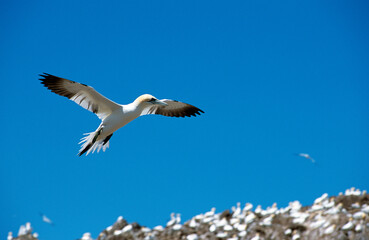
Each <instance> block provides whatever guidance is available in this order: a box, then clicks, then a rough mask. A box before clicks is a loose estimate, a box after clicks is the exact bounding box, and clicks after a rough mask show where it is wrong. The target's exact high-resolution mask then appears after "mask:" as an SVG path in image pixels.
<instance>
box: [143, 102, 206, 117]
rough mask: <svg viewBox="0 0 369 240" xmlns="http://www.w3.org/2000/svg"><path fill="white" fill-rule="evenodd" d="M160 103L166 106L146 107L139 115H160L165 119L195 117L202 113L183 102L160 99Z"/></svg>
mask: <svg viewBox="0 0 369 240" xmlns="http://www.w3.org/2000/svg"><path fill="white" fill-rule="evenodd" d="M160 101H162V102H165V103H166V104H168V105H166V106H163V105H154V106H152V107H147V108H146V109H145V110H144V111H143V112H142V114H141V115H147V114H160V115H163V116H167V117H191V116H194V117H196V114H197V115H200V114H201V113H204V111H202V110H201V109H199V108H197V107H195V106H192V105H190V104H187V103H184V102H179V101H175V100H170V99H161V100H160Z"/></svg>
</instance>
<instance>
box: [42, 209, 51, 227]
mask: <svg viewBox="0 0 369 240" xmlns="http://www.w3.org/2000/svg"><path fill="white" fill-rule="evenodd" d="M40 216H41V217H42V221H44V222H45V223H48V224H50V225H52V226H54V223H53V221H51V219H50V218H48V217H46V215H45V214H43V213H42V212H40Z"/></svg>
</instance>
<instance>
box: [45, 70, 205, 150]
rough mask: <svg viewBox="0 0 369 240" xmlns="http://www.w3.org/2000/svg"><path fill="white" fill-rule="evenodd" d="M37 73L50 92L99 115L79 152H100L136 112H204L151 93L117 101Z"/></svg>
mask: <svg viewBox="0 0 369 240" xmlns="http://www.w3.org/2000/svg"><path fill="white" fill-rule="evenodd" d="M40 76H41V77H43V78H41V79H40V80H41V83H42V84H43V85H44V86H45V87H47V88H48V89H50V90H51V91H52V92H54V93H56V94H59V95H61V96H63V97H67V98H69V99H70V100H72V101H74V102H75V103H77V104H78V105H80V106H81V107H83V108H85V109H87V110H89V111H91V112H93V113H95V114H96V115H97V116H98V117H99V118H100V119H101V124H100V126H99V127H98V128H97V129H96V131H94V132H91V133H86V134H85V135H87V136H86V137H84V138H82V139H81V142H80V143H83V144H82V147H81V150H80V151H79V156H81V155H82V154H84V153H86V155H87V154H89V153H90V152H91V151H92V152H94V151H95V150H97V152H99V151H100V149H101V148H102V149H103V151H105V150H106V148H108V147H109V140H110V138H111V136H112V135H113V133H114V132H115V131H116V130H118V129H119V128H121V127H123V126H125V125H126V124H127V123H129V122H131V121H132V120H134V119H136V118H138V117H139V116H142V115H148V114H160V115H163V116H167V117H191V116H195V117H196V114H198V115H200V113H204V111H202V110H201V109H199V108H197V107H195V106H192V105H190V104H187V103H183V102H179V101H175V100H170V99H162V100H159V99H157V98H155V97H154V96H152V95H150V94H144V95H141V96H139V97H138V98H137V99H136V100H135V101H134V102H132V103H130V104H127V105H120V104H117V103H115V102H113V101H111V100H109V99H108V98H106V97H104V96H103V95H101V94H100V93H98V92H97V91H96V90H95V89H93V88H92V87H90V86H87V85H85V84H81V83H77V82H73V81H70V80H67V79H64V78H60V77H56V76H53V75H50V74H47V73H44V74H40Z"/></svg>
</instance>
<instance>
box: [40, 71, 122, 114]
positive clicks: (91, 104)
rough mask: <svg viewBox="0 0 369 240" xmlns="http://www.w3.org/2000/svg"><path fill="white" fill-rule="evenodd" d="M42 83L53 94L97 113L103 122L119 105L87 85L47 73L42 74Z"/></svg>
mask: <svg viewBox="0 0 369 240" xmlns="http://www.w3.org/2000/svg"><path fill="white" fill-rule="evenodd" d="M40 76H41V77H43V78H40V80H41V83H42V84H43V85H44V86H45V87H47V88H48V89H50V90H51V91H52V92H54V93H56V94H59V95H60V96H63V97H67V98H69V99H70V100H72V101H74V102H75V103H77V104H78V105H80V106H81V107H83V108H85V109H87V110H89V111H91V112H93V113H95V114H96V115H97V116H98V117H99V118H100V119H101V120H103V119H104V118H105V117H107V116H109V115H110V114H111V113H112V112H113V111H114V110H115V109H118V108H119V107H120V105H119V104H117V103H115V102H113V101H111V100H109V99H107V98H106V97H104V96H103V95H101V94H100V93H98V92H97V91H96V90H95V89H93V88H92V87H90V86H87V85H85V84H81V83H78V82H74V81H70V80H67V79H64V78H60V77H56V76H53V75H50V74H47V73H43V74H40Z"/></svg>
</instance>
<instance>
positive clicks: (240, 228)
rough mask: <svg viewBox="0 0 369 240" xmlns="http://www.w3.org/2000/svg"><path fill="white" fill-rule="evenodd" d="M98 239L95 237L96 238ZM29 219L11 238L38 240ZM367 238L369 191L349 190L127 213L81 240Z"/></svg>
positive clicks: (345, 239) (328, 239)
mask: <svg viewBox="0 0 369 240" xmlns="http://www.w3.org/2000/svg"><path fill="white" fill-rule="evenodd" d="M93 237H95V238H93ZM37 239H38V234H37V233H32V228H31V224H30V223H26V224H25V225H24V226H21V227H20V229H19V232H18V237H15V236H14V237H13V234H12V233H11V232H9V235H8V240H37ZM94 239H97V240H136V239H137V240H139V239H143V240H171V239H173V240H175V239H184V240H198V239H211V240H213V239H214V240H216V239H220V240H221V239H227V240H236V239H240V240H242V239H244V240H267V239H268V240H269V239H270V240H272V239H275V240H285V239H292V240H299V239H301V240H304V239H306V240H332V239H334V240H369V194H367V192H366V191H360V190H358V189H355V188H351V189H348V190H346V191H345V193H340V194H339V195H338V196H332V197H329V196H328V194H326V193H325V194H323V195H322V196H321V197H319V198H317V199H316V200H315V201H314V203H313V204H312V205H310V206H302V205H301V204H300V202H299V201H293V202H290V203H289V205H288V206H287V207H284V208H278V207H277V205H276V204H273V206H270V207H267V208H266V209H263V208H261V206H256V207H255V208H254V206H253V205H252V204H251V203H246V204H245V205H243V206H241V204H240V203H237V205H236V206H235V207H232V208H231V209H230V210H225V211H222V212H217V211H216V209H215V208H212V209H211V210H210V211H209V212H206V213H204V214H199V215H197V216H194V217H193V218H191V219H189V220H188V221H186V222H183V223H182V222H181V217H180V214H175V213H172V214H171V219H170V221H168V222H167V223H166V224H164V225H163V226H161V225H159V226H156V227H154V228H152V229H151V228H148V227H145V226H142V225H140V224H138V223H128V222H127V220H125V219H124V218H123V217H118V219H117V221H116V222H115V223H114V224H113V225H111V226H109V227H107V228H106V229H105V230H103V231H102V232H101V233H100V234H99V235H98V236H91V234H90V233H85V234H83V236H82V238H80V240H94Z"/></svg>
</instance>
